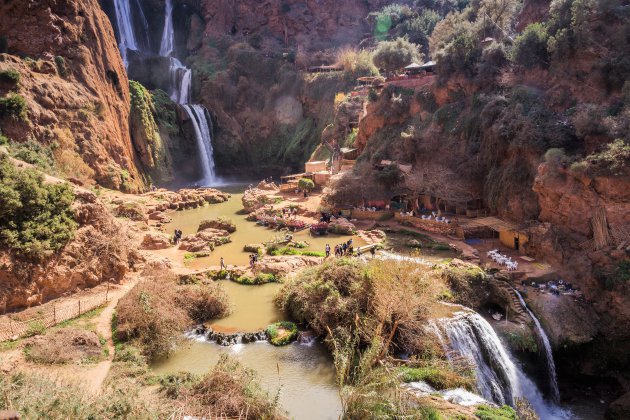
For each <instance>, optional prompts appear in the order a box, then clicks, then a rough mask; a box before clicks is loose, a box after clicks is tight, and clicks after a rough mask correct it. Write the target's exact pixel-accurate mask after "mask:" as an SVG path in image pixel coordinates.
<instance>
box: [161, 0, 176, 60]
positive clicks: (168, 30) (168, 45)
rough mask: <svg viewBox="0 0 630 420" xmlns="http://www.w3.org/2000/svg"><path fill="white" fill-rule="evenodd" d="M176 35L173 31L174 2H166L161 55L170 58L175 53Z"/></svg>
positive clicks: (167, 0) (171, 0)
mask: <svg viewBox="0 0 630 420" xmlns="http://www.w3.org/2000/svg"><path fill="white" fill-rule="evenodd" d="M174 39H175V33H174V31H173V0H166V11H165V14H164V31H163V32H162V42H161V43H160V55H161V56H162V57H169V56H170V55H171V54H172V53H173V44H174Z"/></svg>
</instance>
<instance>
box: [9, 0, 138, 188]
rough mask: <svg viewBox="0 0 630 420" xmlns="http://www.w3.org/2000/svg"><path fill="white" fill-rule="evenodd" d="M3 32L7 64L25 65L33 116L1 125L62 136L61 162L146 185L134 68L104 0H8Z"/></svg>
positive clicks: (92, 174) (41, 138) (84, 172)
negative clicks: (133, 134)
mask: <svg viewBox="0 0 630 420" xmlns="http://www.w3.org/2000/svg"><path fill="white" fill-rule="evenodd" d="M0 33H2V34H3V36H4V37H5V38H6V42H7V47H8V55H7V54H4V55H3V56H2V61H1V62H0V70H7V69H13V70H16V71H17V72H19V73H20V83H19V88H18V94H20V95H22V96H23V97H24V98H25V99H26V103H27V107H28V111H27V114H28V120H24V121H21V122H15V121H8V120H4V121H2V122H0V125H1V127H2V132H3V133H4V134H5V135H6V136H8V137H9V138H10V139H12V140H13V141H15V142H23V141H26V140H27V139H28V138H29V137H32V138H34V139H36V140H37V142H39V143H41V144H43V145H44V146H45V147H49V148H50V147H51V146H52V145H53V144H54V143H55V142H56V143H57V144H58V145H59V146H60V149H59V150H58V151H56V152H55V151H54V150H53V156H54V158H55V163H56V166H57V167H58V168H59V170H60V172H62V173H63V174H65V175H66V176H72V177H76V178H79V179H81V178H82V179H84V180H90V179H95V180H96V181H97V182H98V183H100V184H101V185H104V186H107V187H110V188H116V189H123V190H128V191H139V190H141V189H143V187H144V186H143V180H142V178H141V177H140V174H139V172H138V170H137V167H136V162H135V156H134V155H135V152H134V149H133V147H132V143H131V139H130V136H129V88H128V81H127V75H126V72H125V68H124V66H123V62H122V60H121V57H120V54H119V52H118V48H117V43H116V39H115V37H114V32H113V30H112V26H111V24H110V22H109V20H108V19H107V16H106V15H105V13H103V11H102V10H101V8H100V5H99V3H98V1H97V0H59V1H57V0H43V1H40V2H37V4H34V3H32V2H23V1H11V2H3V3H2V5H0ZM20 57H29V58H28V59H26V58H25V59H22V58H20Z"/></svg>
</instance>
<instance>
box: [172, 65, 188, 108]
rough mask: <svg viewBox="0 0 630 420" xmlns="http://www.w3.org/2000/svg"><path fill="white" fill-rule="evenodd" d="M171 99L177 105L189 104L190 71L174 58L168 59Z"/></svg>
mask: <svg viewBox="0 0 630 420" xmlns="http://www.w3.org/2000/svg"><path fill="white" fill-rule="evenodd" d="M169 73H170V82H171V92H170V95H171V99H172V100H173V101H174V102H177V103H178V104H188V103H190V89H191V80H192V71H191V70H190V69H189V68H187V67H185V66H184V65H183V64H182V63H181V61H179V60H178V59H177V58H175V57H170V65H169Z"/></svg>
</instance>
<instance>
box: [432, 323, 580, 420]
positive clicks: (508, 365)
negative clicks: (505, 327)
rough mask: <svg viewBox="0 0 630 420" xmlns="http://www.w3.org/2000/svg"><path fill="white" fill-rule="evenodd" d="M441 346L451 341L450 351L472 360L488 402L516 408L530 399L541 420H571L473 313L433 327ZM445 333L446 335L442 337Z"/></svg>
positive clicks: (480, 386)
mask: <svg viewBox="0 0 630 420" xmlns="http://www.w3.org/2000/svg"><path fill="white" fill-rule="evenodd" d="M429 331H433V332H434V333H435V334H436V335H437V337H438V339H440V342H441V343H446V341H447V340H448V344H447V346H448V348H449V349H450V350H451V351H450V352H447V357H448V358H449V360H451V361H453V360H454V356H453V354H452V353H456V354H459V355H461V356H464V357H466V358H467V359H468V360H470V361H471V362H472V363H473V364H474V366H475V371H476V372H477V388H478V390H479V392H480V393H481V395H482V396H483V397H484V398H485V399H486V400H488V401H492V402H494V403H497V404H509V405H514V398H516V397H520V398H526V399H527V400H528V401H529V402H530V403H531V404H532V406H533V407H534V409H535V410H536V412H537V413H538V415H539V416H540V418H541V419H545V420H547V419H568V418H570V417H569V414H568V413H566V412H564V411H563V410H561V409H560V408H559V407H557V406H553V405H550V404H548V403H547V402H545V401H544V399H543V397H542V394H541V393H540V391H539V390H538V388H537V387H536V385H535V384H534V382H533V381H532V380H530V379H529V378H528V377H527V376H526V375H525V374H524V373H523V371H522V370H521V369H520V368H519V367H518V366H517V365H516V364H514V362H513V361H512V358H511V357H510V355H509V353H508V351H507V350H506V349H505V347H504V346H503V344H502V343H501V340H500V339H499V337H498V336H497V334H496V333H495V332H494V330H493V329H492V327H491V326H490V324H489V323H488V322H487V321H486V320H485V319H484V318H483V317H481V316H480V315H479V314H477V313H476V312H472V311H461V312H456V313H455V314H454V316H453V317H451V318H440V319H437V320H435V323H434V324H433V325H432V326H431V325H430V326H429ZM442 331H443V332H444V334H442Z"/></svg>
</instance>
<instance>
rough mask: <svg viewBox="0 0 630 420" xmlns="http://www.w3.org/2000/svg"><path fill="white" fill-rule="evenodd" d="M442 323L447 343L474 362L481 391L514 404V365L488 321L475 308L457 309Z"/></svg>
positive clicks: (515, 376)
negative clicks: (464, 310) (456, 311)
mask: <svg viewBox="0 0 630 420" xmlns="http://www.w3.org/2000/svg"><path fill="white" fill-rule="evenodd" d="M441 324H442V325H441V326H442V328H443V329H444V331H445V333H446V336H447V337H448V339H449V341H450V344H451V346H450V347H451V348H452V349H453V350H455V351H456V352H458V353H459V354H461V355H462V356H464V357H466V358H468V359H469V360H471V361H472V362H473V363H474V364H475V366H476V368H477V369H476V370H477V388H479V391H480V392H481V395H482V396H483V397H484V398H485V399H487V400H489V401H494V402H496V403H497V404H510V405H513V403H514V396H515V393H516V390H517V389H518V377H517V373H516V367H515V366H514V363H513V362H512V360H511V359H510V357H509V356H508V354H507V352H506V351H505V349H504V347H503V345H502V344H501V341H500V340H499V337H498V336H497V335H496V333H495V332H494V330H493V329H492V327H491V326H490V324H488V322H487V321H486V320H485V319H483V318H482V317H481V316H480V315H479V314H477V313H475V312H458V313H456V314H455V316H454V317H453V318H444V319H442V320H441Z"/></svg>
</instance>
